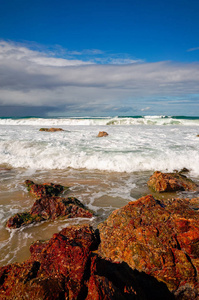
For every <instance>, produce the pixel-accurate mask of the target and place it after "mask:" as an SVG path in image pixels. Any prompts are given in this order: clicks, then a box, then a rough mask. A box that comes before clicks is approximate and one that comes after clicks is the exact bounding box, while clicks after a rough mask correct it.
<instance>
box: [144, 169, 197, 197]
mask: <svg viewBox="0 0 199 300" xmlns="http://www.w3.org/2000/svg"><path fill="white" fill-rule="evenodd" d="M147 184H148V186H149V187H151V188H152V189H153V190H155V191H156V192H173V191H195V190H196V189H197V188H198V186H197V184H195V183H194V182H193V181H192V180H191V179H189V178H187V177H186V176H185V175H182V174H180V173H162V172H159V171H156V172H154V173H153V175H152V176H151V177H150V178H149V181H148V182H147Z"/></svg>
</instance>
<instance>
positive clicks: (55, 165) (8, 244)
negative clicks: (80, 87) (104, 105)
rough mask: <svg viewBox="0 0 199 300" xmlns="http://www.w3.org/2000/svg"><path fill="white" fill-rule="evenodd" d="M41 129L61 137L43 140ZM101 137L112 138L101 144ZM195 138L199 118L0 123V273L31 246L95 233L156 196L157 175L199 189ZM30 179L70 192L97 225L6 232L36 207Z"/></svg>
mask: <svg viewBox="0 0 199 300" xmlns="http://www.w3.org/2000/svg"><path fill="white" fill-rule="evenodd" d="M41 127H48V128H49V127H58V128H62V129H63V130H64V131H58V132H53V133H52V132H42V131H39V129H40V128H41ZM99 131H106V132H107V133H108V136H107V137H103V138H98V137H97V135H98V132H99ZM197 135H199V117H185V116H176V117H175V116H134V117H107V118H89V117H87V118H36V117H26V118H0V265H1V266H3V265H6V264H8V263H12V262H16V261H18V262H21V261H23V260H25V259H27V258H28V257H29V246H30V244H31V243H32V242H34V241H36V240H44V239H48V238H50V237H51V236H52V234H53V233H55V232H58V231H59V230H61V229H62V228H63V227H65V226H67V225H70V224H77V223H82V222H83V223H85V222H90V223H91V224H92V225H93V226H94V227H96V226H97V224H98V223H99V222H101V221H103V220H104V219H105V218H106V217H107V216H108V215H109V214H110V213H111V212H112V211H113V210H115V209H117V208H119V207H122V206H124V205H125V204H127V203H128V202H129V201H134V200H136V199H138V198H139V197H141V196H142V195H146V194H147V193H151V191H150V190H149V189H148V187H147V180H148V179H149V177H150V175H152V174H153V172H154V171H156V170H159V171H163V172H172V171H174V170H178V171H180V170H181V169H182V168H187V169H189V170H190V172H189V173H188V175H187V176H189V177H190V178H192V179H193V180H194V181H195V182H198V183H199V137H198V136H197ZM26 179H30V180H33V181H35V182H36V183H44V182H53V183H58V184H63V185H65V186H69V187H70V190H69V192H68V193H67V194H66V196H74V197H76V198H78V199H79V200H81V201H82V202H83V203H84V204H85V205H86V206H87V207H89V208H90V209H92V210H94V211H95V213H96V217H94V218H93V219H91V220H88V219H86V220H85V219H73V220H72V219H71V220H57V221H53V222H43V223H41V224H37V225H30V226H27V227H24V228H21V229H16V230H7V229H6V228H5V224H6V220H7V219H8V218H9V217H11V216H12V215H13V214H14V213H17V212H23V211H26V210H28V209H30V207H31V206H32V205H33V203H34V200H35V199H34V198H33V197H31V196H30V195H29V194H28V192H27V190H26V188H25V186H24V181H25V180H26ZM163 196H164V195H163ZM179 196H182V197H192V196H193V197H195V196H198V195H197V193H185V192H184V193H182V192H181V193H179Z"/></svg>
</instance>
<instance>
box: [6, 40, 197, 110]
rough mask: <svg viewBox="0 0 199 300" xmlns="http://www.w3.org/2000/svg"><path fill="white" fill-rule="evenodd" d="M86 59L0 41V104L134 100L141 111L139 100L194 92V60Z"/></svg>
mask: <svg viewBox="0 0 199 300" xmlns="http://www.w3.org/2000/svg"><path fill="white" fill-rule="evenodd" d="M91 51H94V50H91ZM97 51H98V50H96V52H97ZM96 54H97V53H96ZM92 59H93V57H92V58H91V60H90V61H86V62H85V61H83V60H76V59H71V60H70V59H63V58H55V57H53V56H50V54H49V53H44V52H39V51H34V50H30V49H29V48H27V47H25V46H24V45H19V44H15V43H12V42H5V41H1V42H0V105H17V104H18V105H30V106H31V105H32V106H34V105H35V106H38V105H40V106H43V105H45V106H54V107H59V106H60V107H61V106H62V107H63V106H64V107H66V108H67V109H73V110H75V109H80V108H81V109H82V110H83V109H85V111H86V110H89V109H91V108H93V109H96V110H99V109H101V110H102V109H104V108H105V107H107V108H108V107H109V108H110V107H114V109H119V108H120V107H123V106H125V105H126V107H131V106H132V105H134V104H135V105H137V106H139V107H140V109H142V110H143V111H144V110H146V109H148V107H149V105H150V103H148V104H146V105H145V102H146V101H145V100H143V99H147V98H152V97H154V98H157V97H159V96H161V97H162V96H167V97H173V98H174V97H181V96H184V95H191V94H195V95H197V94H199V64H198V63H194V64H193V63H190V64H188V63H186V64H183V63H172V62H167V61H166V62H154V63H146V62H142V61H139V60H135V61H134V60H129V59H126V60H125V59H123V60H121V59H120V64H119V58H118V59H115V58H113V59H112V61H110V63H109V64H103V65H102V64H96V63H95V64H94V63H92ZM114 59H115V64H113V63H114ZM124 63H125V64H124ZM165 101H166V100H165ZM143 107H146V108H144V109H143Z"/></svg>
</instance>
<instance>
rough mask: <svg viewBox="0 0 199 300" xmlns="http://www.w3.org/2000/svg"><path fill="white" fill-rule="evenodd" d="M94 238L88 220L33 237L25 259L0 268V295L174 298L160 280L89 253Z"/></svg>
mask: <svg viewBox="0 0 199 300" xmlns="http://www.w3.org/2000/svg"><path fill="white" fill-rule="evenodd" d="M98 244H99V239H98V237H97V235H96V234H95V232H94V230H93V229H92V227H91V226H89V225H81V226H71V227H68V228H65V229H63V230H62V231H61V232H60V233H57V234H54V235H53V237H52V238H51V239H50V240H49V241H45V242H39V241H38V242H36V243H34V244H33V245H31V247H30V251H31V257H30V259H29V260H27V261H26V262H24V263H21V264H19V263H15V264H12V265H8V266H5V267H2V268H0V295H1V297H2V298H1V299H7V300H11V299H16V300H23V299H24V300H25V299H29V300H35V299H39V300H44V299H45V300H54V299H69V300H73V299H81V300H84V299H85V300H93V299H96V300H104V299H105V300H111V299H118V300H123V299H127V300H128V299H129V300H130V299H132V300H151V299H153V300H159V299H161V300H172V299H173V295H172V294H171V293H170V292H169V291H168V289H167V288H166V285H164V284H163V283H159V282H158V281H157V280H156V279H154V278H152V277H150V276H148V275H146V274H144V273H143V272H142V273H140V272H138V271H133V270H132V269H131V268H129V266H128V265H127V264H125V263H122V264H120V263H111V262H109V261H107V260H105V259H102V258H100V257H99V256H98V255H97V254H95V253H93V252H92V251H93V250H96V249H97V247H98Z"/></svg>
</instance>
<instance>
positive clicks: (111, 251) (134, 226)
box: [98, 195, 199, 300]
mask: <svg viewBox="0 0 199 300" xmlns="http://www.w3.org/2000/svg"><path fill="white" fill-rule="evenodd" d="M198 209H199V198H197V199H192V200H189V199H171V200H161V201H159V200H155V199H154V198H153V197H152V196H151V195H148V196H146V197H142V198H140V199H138V200H137V201H132V202H129V203H128V204H127V205H126V206H124V207H123V208H121V209H118V210H116V211H114V212H113V213H112V214H111V215H110V216H109V217H108V219H107V220H106V221H105V222H103V223H102V224H100V225H99V227H98V228H99V232H100V240H101V243H100V245H99V250H98V253H99V254H100V255H102V257H103V258H106V259H110V260H111V261H113V262H122V261H124V262H126V263H127V264H128V265H129V266H130V267H131V268H132V269H136V270H138V271H140V272H145V273H146V274H148V275H151V276H153V277H155V278H156V279H157V280H158V281H161V282H164V283H166V285H167V287H168V288H169V290H170V291H171V292H172V293H174V294H175V296H176V297H177V299H192V300H193V299H199V298H198V297H199V277H198V274H199V218H198V211H197V210H198ZM186 294H187V295H189V296H188V297H190V298H186ZM190 295H192V296H190ZM178 297H179V298H178ZM183 297H184V298H183Z"/></svg>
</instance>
